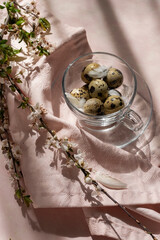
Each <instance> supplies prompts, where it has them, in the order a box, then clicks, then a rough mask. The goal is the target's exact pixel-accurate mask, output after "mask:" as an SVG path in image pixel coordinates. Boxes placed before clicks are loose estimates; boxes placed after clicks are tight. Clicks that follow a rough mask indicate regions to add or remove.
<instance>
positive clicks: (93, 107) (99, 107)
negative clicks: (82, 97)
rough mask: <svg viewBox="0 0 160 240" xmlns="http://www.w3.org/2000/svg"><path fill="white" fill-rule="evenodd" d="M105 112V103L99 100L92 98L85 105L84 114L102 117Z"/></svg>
mask: <svg viewBox="0 0 160 240" xmlns="http://www.w3.org/2000/svg"><path fill="white" fill-rule="evenodd" d="M102 111H103V103H102V101H101V100H100V99H98V98H90V99H88V100H87V101H86V103H85V104H84V112H85V113H87V114H91V115H100V114H101V113H102Z"/></svg>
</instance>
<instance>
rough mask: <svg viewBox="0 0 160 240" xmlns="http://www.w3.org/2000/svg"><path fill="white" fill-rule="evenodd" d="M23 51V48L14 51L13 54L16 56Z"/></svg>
mask: <svg viewBox="0 0 160 240" xmlns="http://www.w3.org/2000/svg"><path fill="white" fill-rule="evenodd" d="M21 50H22V48H20V49H13V53H14V54H15V55H16V54H18V53H20V52H21Z"/></svg>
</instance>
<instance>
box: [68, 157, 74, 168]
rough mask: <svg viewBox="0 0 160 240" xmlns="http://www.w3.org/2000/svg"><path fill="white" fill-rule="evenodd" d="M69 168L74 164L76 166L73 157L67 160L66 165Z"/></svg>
mask: <svg viewBox="0 0 160 240" xmlns="http://www.w3.org/2000/svg"><path fill="white" fill-rule="evenodd" d="M66 166H67V167H68V168H71V167H72V166H74V161H73V160H72V159H70V160H69V161H68V162H67V165H66Z"/></svg>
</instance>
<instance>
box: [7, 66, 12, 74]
mask: <svg viewBox="0 0 160 240" xmlns="http://www.w3.org/2000/svg"><path fill="white" fill-rule="evenodd" d="M11 71H12V67H11V66H8V67H7V68H6V73H7V74H10V73H11Z"/></svg>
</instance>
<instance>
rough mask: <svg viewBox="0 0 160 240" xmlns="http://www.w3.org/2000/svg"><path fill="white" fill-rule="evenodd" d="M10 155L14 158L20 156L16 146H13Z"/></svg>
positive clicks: (19, 150)
mask: <svg viewBox="0 0 160 240" xmlns="http://www.w3.org/2000/svg"><path fill="white" fill-rule="evenodd" d="M12 153H13V156H14V157H19V156H21V155H22V153H21V149H20V147H19V146H18V145H13V146H12Z"/></svg>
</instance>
